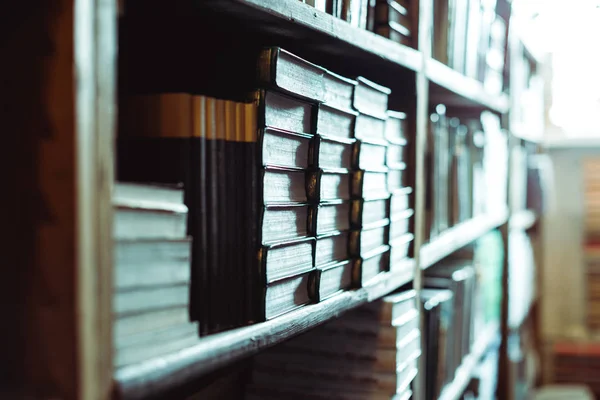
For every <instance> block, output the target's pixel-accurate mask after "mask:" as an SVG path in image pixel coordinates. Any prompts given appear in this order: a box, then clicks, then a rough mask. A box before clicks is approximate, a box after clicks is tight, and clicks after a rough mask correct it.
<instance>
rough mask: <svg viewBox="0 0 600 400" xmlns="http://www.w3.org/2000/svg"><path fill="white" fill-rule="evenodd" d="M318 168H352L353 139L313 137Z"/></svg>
mask: <svg viewBox="0 0 600 400" xmlns="http://www.w3.org/2000/svg"><path fill="white" fill-rule="evenodd" d="M315 142H316V147H317V150H316V153H317V162H318V165H317V166H318V167H320V168H324V169H350V168H352V156H353V154H352V153H353V147H354V144H355V141H354V140H353V139H344V138H336V137H333V136H324V135H318V136H316V137H315Z"/></svg>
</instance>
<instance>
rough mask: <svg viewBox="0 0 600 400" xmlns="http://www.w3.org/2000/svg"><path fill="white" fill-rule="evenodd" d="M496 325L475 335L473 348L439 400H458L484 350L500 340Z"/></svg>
mask: <svg viewBox="0 0 600 400" xmlns="http://www.w3.org/2000/svg"><path fill="white" fill-rule="evenodd" d="M498 328H499V327H498V326H496V325H495V324H491V325H490V326H488V327H487V328H486V329H485V330H484V331H483V332H482V333H481V334H480V336H478V337H477V341H476V343H475V345H474V349H473V351H472V353H471V354H470V355H468V356H467V357H466V358H465V360H464V361H463V362H462V364H461V366H460V367H459V368H458V370H457V371H456V376H455V377H454V380H453V381H452V383H451V384H450V385H448V386H446V388H445V389H444V390H443V392H442V394H441V395H440V397H439V400H459V399H460V398H461V396H462V394H463V393H464V391H465V389H466V388H467V385H468V384H469V382H470V381H471V378H472V377H473V373H474V372H475V368H476V367H477V365H478V363H479V361H480V360H481V358H482V357H483V355H484V354H485V353H486V351H487V350H488V349H489V348H490V347H492V346H494V345H495V344H497V342H498V341H499V340H500V335H499V330H498Z"/></svg>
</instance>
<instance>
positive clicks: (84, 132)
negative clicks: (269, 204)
mask: <svg viewBox="0 0 600 400" xmlns="http://www.w3.org/2000/svg"><path fill="white" fill-rule="evenodd" d="M116 23H117V4H116V2H115V1H114V0H77V1H76V2H75V25H74V31H75V38H74V41H75V54H74V60H75V68H76V72H77V74H76V81H75V84H76V99H75V101H76V105H75V106H76V113H77V114H76V117H75V121H76V133H75V145H76V152H75V160H74V161H75V163H76V171H77V175H76V177H75V182H76V184H75V188H76V193H75V195H76V209H75V211H76V212H77V214H76V221H77V223H76V237H75V245H76V249H77V250H76V255H77V264H76V268H75V277H76V315H75V318H76V325H77V332H78V342H77V346H78V353H77V355H78V360H77V361H78V369H79V373H80V377H79V391H78V398H80V399H107V398H109V397H110V395H111V391H112V353H113V352H112V293H113V290H112V286H113V278H112V265H113V253H112V242H113V239H112V220H113V212H112V211H113V210H112V202H111V192H112V186H113V180H114V172H113V168H114V139H115V134H114V132H115V113H116V106H115V87H116V43H117V37H116V35H117V29H116Z"/></svg>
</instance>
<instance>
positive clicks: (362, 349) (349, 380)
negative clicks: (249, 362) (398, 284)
mask: <svg viewBox="0 0 600 400" xmlns="http://www.w3.org/2000/svg"><path fill="white" fill-rule="evenodd" d="M417 300H418V299H417V296H416V292H415V291H414V290H407V291H401V292H398V293H396V294H393V295H390V296H387V297H385V298H384V299H382V300H379V301H375V302H373V303H369V304H367V305H365V306H363V307H360V308H358V309H356V310H353V311H350V312H348V313H346V314H344V315H343V316H342V317H341V318H339V319H336V320H334V321H331V322H328V323H327V324H325V325H323V326H322V327H319V328H316V329H314V330H312V331H311V332H309V333H306V334H304V335H302V336H299V337H297V338H294V339H291V340H289V341H287V342H285V343H283V344H281V345H278V346H276V347H275V348H273V349H271V350H267V351H265V352H264V353H261V354H260V355H258V356H256V357H255V360H254V366H253V371H252V380H251V384H250V386H249V387H248V396H247V397H246V398H248V399H284V398H285V399H313V400H325V399H356V400H358V399H365V400H366V399H382V400H390V399H395V400H405V399H410V398H412V397H411V396H412V382H413V380H414V379H415V377H416V375H417V371H418V362H419V358H420V355H421V334H420V329H419V313H418V311H417Z"/></svg>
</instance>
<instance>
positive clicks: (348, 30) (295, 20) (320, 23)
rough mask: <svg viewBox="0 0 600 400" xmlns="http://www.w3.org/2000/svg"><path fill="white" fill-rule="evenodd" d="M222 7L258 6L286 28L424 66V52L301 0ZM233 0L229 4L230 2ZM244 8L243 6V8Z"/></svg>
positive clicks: (254, 0) (233, 1) (245, 0)
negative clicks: (316, 33)
mask: <svg viewBox="0 0 600 400" xmlns="http://www.w3.org/2000/svg"><path fill="white" fill-rule="evenodd" d="M215 3H218V5H219V7H226V6H228V5H229V6H230V5H237V6H244V7H245V8H246V9H247V8H248V7H251V8H254V9H256V10H259V11H261V12H262V13H265V14H268V15H270V16H272V17H275V18H276V19H277V20H279V21H280V22H284V23H285V24H286V31H289V32H295V31H296V32H297V33H305V32H306V31H313V32H319V33H321V34H323V35H325V36H327V37H329V38H331V39H334V40H335V41H336V42H338V44H343V45H350V46H353V47H356V48H358V49H360V50H362V51H365V52H367V53H369V54H371V55H373V56H375V57H376V58H380V59H382V60H385V61H388V62H391V63H394V64H397V65H399V66H402V67H405V68H408V69H410V70H413V71H418V70H420V69H421V68H422V65H423V59H422V56H421V53H420V52H418V51H417V50H415V49H412V48H410V47H407V46H403V45H401V44H398V43H395V42H393V41H391V40H389V39H386V38H384V37H382V36H379V35H377V34H375V33H373V32H369V31H366V30H364V29H359V28H355V27H352V26H351V25H350V24H349V23H347V22H346V21H343V20H341V19H339V18H335V17H333V16H332V15H329V14H327V13H324V12H322V11H319V10H316V9H315V8H314V7H311V6H309V5H308V4H304V3H302V2H300V1H298V0H229V1H222V0H217V1H216V2H215ZM227 3H229V4H227ZM242 11H243V10H242Z"/></svg>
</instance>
